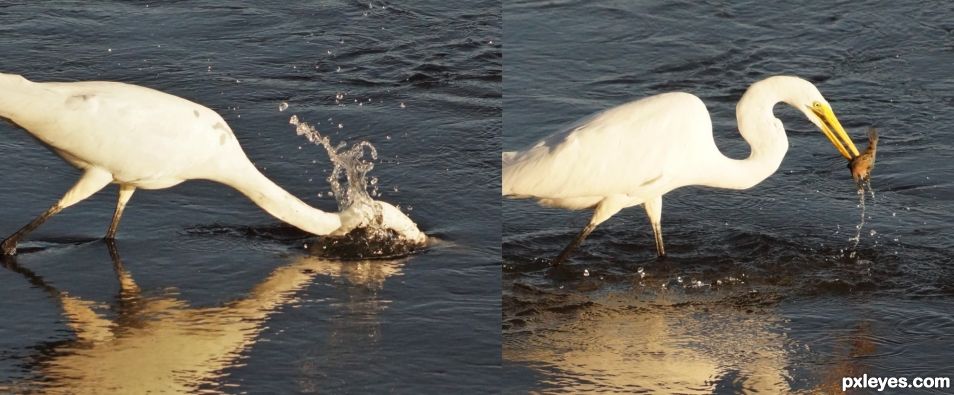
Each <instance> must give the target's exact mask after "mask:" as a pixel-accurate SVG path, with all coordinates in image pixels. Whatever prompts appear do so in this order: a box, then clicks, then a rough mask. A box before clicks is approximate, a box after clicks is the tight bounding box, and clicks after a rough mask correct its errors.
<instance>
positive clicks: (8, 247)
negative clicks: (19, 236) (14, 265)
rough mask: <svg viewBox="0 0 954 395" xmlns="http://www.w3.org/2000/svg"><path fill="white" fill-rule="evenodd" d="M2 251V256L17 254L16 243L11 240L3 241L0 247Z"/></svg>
mask: <svg viewBox="0 0 954 395" xmlns="http://www.w3.org/2000/svg"><path fill="white" fill-rule="evenodd" d="M0 248H2V249H3V255H16V254H17V241H16V240H12V239H6V240H4V241H3V245H2V246H0Z"/></svg>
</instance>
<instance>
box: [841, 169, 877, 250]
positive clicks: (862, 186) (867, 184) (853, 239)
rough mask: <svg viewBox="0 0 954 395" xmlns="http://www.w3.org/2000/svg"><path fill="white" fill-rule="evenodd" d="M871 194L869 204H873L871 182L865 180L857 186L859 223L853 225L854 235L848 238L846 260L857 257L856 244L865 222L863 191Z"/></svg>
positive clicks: (873, 195)
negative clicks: (849, 245) (848, 244)
mask: <svg viewBox="0 0 954 395" xmlns="http://www.w3.org/2000/svg"><path fill="white" fill-rule="evenodd" d="M866 189H867V192H870V193H871V202H872V203H874V202H875V193H874V189H872V188H871V181H870V180H865V181H864V182H863V183H860V184H858V207H861V221H859V222H858V225H855V235H854V236H853V237H850V238H848V241H849V242H851V243H852V244H851V248H849V249H848V258H851V259H854V258H855V257H856V256H857V255H858V244H859V243H861V230H862V229H863V228H864V227H865V220H866V216H867V214H866V207H865V192H866V191H865V190H866ZM871 232H872V233H871V235H872V236H874V234H875V231H874V230H872V231H871Z"/></svg>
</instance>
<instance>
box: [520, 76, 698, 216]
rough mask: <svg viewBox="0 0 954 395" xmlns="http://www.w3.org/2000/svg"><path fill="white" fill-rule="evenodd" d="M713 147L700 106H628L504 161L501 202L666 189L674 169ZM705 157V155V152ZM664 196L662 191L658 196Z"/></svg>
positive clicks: (668, 101) (681, 100)
mask: <svg viewBox="0 0 954 395" xmlns="http://www.w3.org/2000/svg"><path fill="white" fill-rule="evenodd" d="M703 147H715V143H714V142H713V140H712V124H711V121H710V119H709V113H708V111H707V110H706V107H705V105H704V104H703V103H702V101H701V100H699V98H697V97H695V96H693V95H690V94H687V93H667V94H662V95H657V96H652V97H649V98H645V99H641V100H637V101H633V102H630V103H626V104H623V105H620V106H617V107H614V108H611V109H609V110H606V111H603V112H601V113H598V114H595V115H593V116H591V117H588V118H585V119H583V120H581V121H580V122H577V123H576V124H574V125H572V126H570V127H569V128H567V129H565V130H563V131H560V132H557V133H555V134H553V135H551V136H549V137H547V138H545V139H543V140H540V141H539V142H537V143H536V144H534V145H533V146H531V147H530V148H528V149H526V150H523V151H519V152H507V153H504V155H503V194H504V195H512V196H521V197H535V198H550V199H566V198H579V197H592V196H608V195H613V194H639V193H641V192H642V191H645V190H647V189H656V188H660V187H665V185H666V184H668V183H671V182H673V181H675V180H671V179H670V178H669V177H670V174H682V173H683V172H673V171H672V170H673V169H678V168H681V167H682V166H688V164H686V163H687V162H688V161H689V160H691V159H692V155H693V154H694V153H695V152H696V151H698V150H700V149H701V148H703ZM709 149H711V148H709ZM663 192H665V191H663Z"/></svg>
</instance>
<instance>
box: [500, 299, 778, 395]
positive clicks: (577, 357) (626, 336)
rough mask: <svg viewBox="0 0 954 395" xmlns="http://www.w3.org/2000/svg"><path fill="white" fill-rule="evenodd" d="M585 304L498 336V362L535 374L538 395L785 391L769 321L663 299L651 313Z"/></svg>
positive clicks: (605, 303)
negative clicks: (723, 388) (539, 375)
mask: <svg viewBox="0 0 954 395" xmlns="http://www.w3.org/2000/svg"><path fill="white" fill-rule="evenodd" d="M593 302H595V303H592V304H588V305H586V306H585V307H581V308H580V310H579V311H578V312H576V313H575V314H574V316H573V317H571V318H570V319H563V320H559V321H557V322H560V323H559V324H556V325H553V326H549V325H547V326H546V327H539V326H537V327H533V326H531V327H529V328H524V329H525V330H527V332H525V333H522V334H514V336H508V337H506V339H509V340H506V341H505V346H504V353H503V356H504V359H506V360H510V361H519V362H522V363H525V364H528V365H531V366H533V367H534V368H535V369H538V370H540V371H541V372H543V373H544V375H543V377H545V378H544V381H543V382H542V383H540V384H541V385H542V386H543V387H544V388H547V389H545V390H544V392H550V391H552V392H557V391H560V392H563V391H565V392H594V391H614V392H646V393H685V394H708V393H712V392H713V391H714V390H716V387H717V385H718V384H719V383H720V382H722V384H723V385H725V381H726V380H728V381H729V382H731V383H730V386H731V387H732V388H738V387H741V388H742V390H743V391H750V392H759V393H770V394H775V393H786V392H788V389H789V384H788V376H787V373H786V371H785V366H786V364H787V358H786V353H785V349H786V344H787V341H786V339H785V336H784V335H783V334H782V333H781V332H780V331H779V324H780V323H779V322H778V320H777V319H774V318H772V317H771V315H770V314H747V313H746V311H744V310H743V311H739V310H737V309H733V308H724V309H722V308H720V309H709V308H701V307H700V308H694V307H691V306H690V307H686V306H678V307H677V306H667V305H666V301H665V298H664V296H660V297H659V298H657V299H656V301H655V305H654V306H650V305H647V304H645V303H641V302H637V301H635V300H631V301H628V302H626V303H624V305H628V306H627V307H623V306H614V305H618V303H617V302H618V301H613V300H608V299H604V300H593ZM634 304H635V305H636V306H639V304H642V306H641V307H636V308H633V307H634ZM660 304H661V305H660ZM541 321H550V320H548V319H543V320H541Z"/></svg>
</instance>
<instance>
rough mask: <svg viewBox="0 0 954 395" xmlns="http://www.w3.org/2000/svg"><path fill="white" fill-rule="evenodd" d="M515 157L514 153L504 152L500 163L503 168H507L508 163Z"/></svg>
mask: <svg viewBox="0 0 954 395" xmlns="http://www.w3.org/2000/svg"><path fill="white" fill-rule="evenodd" d="M516 156H517V152H516V151H510V152H504V153H503V162H502V163H501V165H503V167H507V165H508V164H509V163H511V162H513V158H515V157H516Z"/></svg>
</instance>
